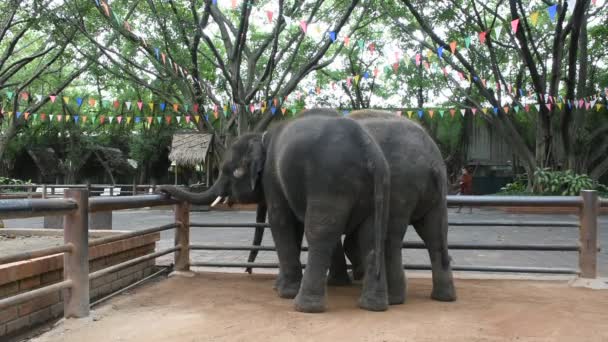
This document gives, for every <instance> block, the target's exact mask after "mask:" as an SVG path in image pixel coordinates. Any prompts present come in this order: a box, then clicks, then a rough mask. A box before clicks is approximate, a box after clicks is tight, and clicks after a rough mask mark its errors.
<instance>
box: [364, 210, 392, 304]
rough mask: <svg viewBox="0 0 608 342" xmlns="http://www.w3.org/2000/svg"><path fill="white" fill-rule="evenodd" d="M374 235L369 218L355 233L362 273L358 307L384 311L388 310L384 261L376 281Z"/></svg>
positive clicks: (371, 218)
mask: <svg viewBox="0 0 608 342" xmlns="http://www.w3.org/2000/svg"><path fill="white" fill-rule="evenodd" d="M374 235H375V232H374V220H373V217H370V218H368V219H366V220H365V222H364V223H363V224H362V225H361V226H360V227H359V230H358V233H357V240H358V246H359V248H360V251H361V254H360V256H361V265H362V268H363V271H364V275H363V289H362V291H361V297H360V298H359V306H360V307H361V308H363V309H366V310H370V311H384V310H387V309H388V303H389V302H388V288H387V279H386V277H387V274H386V266H385V265H386V260H382V265H380V267H381V272H380V279H376V273H377V272H376V269H375V267H376V261H375V253H377V251H376V250H375V249H374V247H375V246H374ZM385 256H386V254H385ZM385 259H386V258H385Z"/></svg>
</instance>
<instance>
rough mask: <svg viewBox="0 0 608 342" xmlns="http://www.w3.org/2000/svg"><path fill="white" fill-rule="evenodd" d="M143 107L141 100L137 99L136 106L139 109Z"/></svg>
mask: <svg viewBox="0 0 608 342" xmlns="http://www.w3.org/2000/svg"><path fill="white" fill-rule="evenodd" d="M143 107H144V103H143V102H142V101H141V100H139V101H137V108H139V110H141V109H142V108H143Z"/></svg>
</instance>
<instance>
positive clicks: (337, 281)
mask: <svg viewBox="0 0 608 342" xmlns="http://www.w3.org/2000/svg"><path fill="white" fill-rule="evenodd" d="M351 284H352V281H351V280H350V277H349V276H348V274H332V273H330V274H329V276H328V277H327V285H330V286H349V285H351Z"/></svg>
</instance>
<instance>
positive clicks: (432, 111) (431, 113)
mask: <svg viewBox="0 0 608 342" xmlns="http://www.w3.org/2000/svg"><path fill="white" fill-rule="evenodd" d="M433 115H435V111H434V110H430V109H429V116H430V117H431V119H432V118H433Z"/></svg>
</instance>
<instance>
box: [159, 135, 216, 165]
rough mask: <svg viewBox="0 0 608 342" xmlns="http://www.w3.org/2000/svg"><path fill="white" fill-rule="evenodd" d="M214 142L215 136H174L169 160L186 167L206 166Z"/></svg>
mask: <svg viewBox="0 0 608 342" xmlns="http://www.w3.org/2000/svg"><path fill="white" fill-rule="evenodd" d="M212 140H213V134H205V133H194V132H188V133H176V134H174V135H173V141H172V143H171V153H170V154H169V159H170V160H171V161H172V162H175V163H176V164H177V165H184V166H196V165H201V164H205V161H206V160H207V155H208V154H209V151H210V147H211V143H212Z"/></svg>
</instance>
